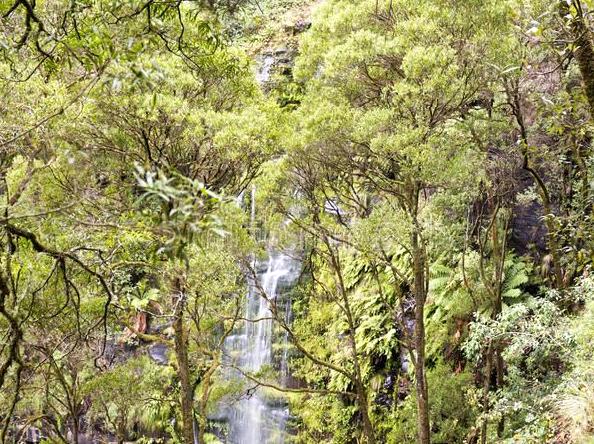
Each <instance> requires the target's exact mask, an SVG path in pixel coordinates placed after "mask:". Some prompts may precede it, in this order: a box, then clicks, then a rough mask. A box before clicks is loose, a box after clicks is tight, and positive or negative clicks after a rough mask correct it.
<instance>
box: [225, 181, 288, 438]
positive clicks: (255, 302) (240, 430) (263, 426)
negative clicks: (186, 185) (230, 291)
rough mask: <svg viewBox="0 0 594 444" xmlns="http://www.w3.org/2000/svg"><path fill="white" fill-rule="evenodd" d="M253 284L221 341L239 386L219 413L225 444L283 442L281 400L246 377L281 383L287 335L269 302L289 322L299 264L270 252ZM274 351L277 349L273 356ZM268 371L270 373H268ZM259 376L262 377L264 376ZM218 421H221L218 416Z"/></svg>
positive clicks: (284, 378) (285, 368)
mask: <svg viewBox="0 0 594 444" xmlns="http://www.w3.org/2000/svg"><path fill="white" fill-rule="evenodd" d="M251 201H252V207H251V216H252V228H254V227H255V204H254V202H255V189H252V198H251ZM254 268H255V269H256V276H255V279H257V282H256V281H254V279H250V280H251V283H250V285H249V291H248V294H247V297H246V303H245V308H244V313H243V317H244V318H245V320H244V321H243V323H242V324H241V326H240V328H238V331H236V332H235V334H233V335H230V336H229V337H228V338H227V339H226V341H225V364H226V367H227V369H228V372H227V377H229V378H237V380H239V381H242V382H243V383H244V389H243V392H242V393H241V396H240V397H239V398H238V399H237V400H235V401H234V402H232V403H231V405H230V406H228V407H227V408H226V409H225V410H226V412H225V413H224V414H223V416H224V417H225V421H226V422H227V424H228V434H227V441H226V442H228V443H229V444H282V443H283V442H284V440H285V434H286V430H285V425H286V422H287V419H288V416H289V410H288V407H287V405H286V402H285V401H284V400H283V399H282V397H280V396H279V393H274V392H273V393H271V392H270V391H266V390H264V389H263V388H262V387H259V388H258V387H256V383H255V382H253V381H251V380H250V379H249V378H247V377H246V376H245V375H256V377H257V378H262V379H266V378H268V379H270V377H271V376H270V374H271V373H273V374H274V375H279V377H278V378H276V377H275V380H276V382H275V384H276V385H283V384H285V383H286V381H287V378H288V375H289V370H288V365H287V344H288V340H289V337H288V335H287V333H286V332H284V331H280V330H279V329H277V332H279V334H277V335H275V328H274V327H275V321H274V319H273V318H274V316H273V312H272V311H271V304H274V305H273V306H274V307H276V312H277V316H278V317H279V318H281V319H284V320H285V322H288V321H289V320H290V317H291V312H290V310H291V302H290V299H289V298H288V297H287V293H286V290H288V289H290V287H291V285H292V284H293V283H294V282H295V280H296V279H297V277H298V274H299V261H297V260H295V259H294V258H292V257H291V256H289V255H288V254H284V253H278V252H273V251H269V254H268V259H267V260H266V261H264V262H261V263H254ZM275 347H279V348H278V349H279V350H280V351H281V352H280V353H276V354H275V353H273V350H274V348H275ZM267 370H270V371H271V372H267ZM264 373H267V374H266V375H265V374H264ZM221 419H222V418H221Z"/></svg>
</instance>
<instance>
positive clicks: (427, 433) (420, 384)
mask: <svg viewBox="0 0 594 444" xmlns="http://www.w3.org/2000/svg"><path fill="white" fill-rule="evenodd" d="M418 204H419V189H418V187H417V186H415V190H414V192H413V196H412V202H411V206H410V208H411V212H412V222H413V231H412V234H411V253H412V256H413V257H412V259H413V276H414V282H413V287H414V288H413V291H414V298H415V337H414V347H415V363H414V364H415V388H416V392H417V409H418V424H417V427H418V438H419V443H420V444H429V443H430V442H431V429H430V424H429V388H428V384H427V376H426V374H425V300H426V296H427V288H426V276H425V268H426V257H425V251H424V249H423V246H422V244H421V234H420V227H419V223H418V220H417V212H418Z"/></svg>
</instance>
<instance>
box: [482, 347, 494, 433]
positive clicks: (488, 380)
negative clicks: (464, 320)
mask: <svg viewBox="0 0 594 444" xmlns="http://www.w3.org/2000/svg"><path fill="white" fill-rule="evenodd" d="M485 356H486V361H487V362H486V364H485V374H484V378H485V379H484V381H483V415H484V419H483V424H482V426H481V444H487V429H488V425H489V420H488V418H487V415H488V414H489V391H490V389H491V367H492V361H493V348H492V347H491V344H489V347H488V348H487V353H486V355H485Z"/></svg>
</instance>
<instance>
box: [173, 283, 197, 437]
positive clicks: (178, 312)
mask: <svg viewBox="0 0 594 444" xmlns="http://www.w3.org/2000/svg"><path fill="white" fill-rule="evenodd" d="M173 292H174V295H173V298H174V303H175V311H174V320H173V331H174V342H175V357H176V359H177V376H178V378H179V383H180V398H181V399H180V405H181V415H182V437H183V440H184V443H185V444H193V443H194V389H193V386H192V383H191V380H190V364H189V360H188V337H187V333H186V331H185V328H184V317H183V312H184V305H185V295H184V289H183V285H182V282H181V280H180V278H179V277H176V278H175V280H174V283H173Z"/></svg>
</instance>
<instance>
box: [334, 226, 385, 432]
mask: <svg viewBox="0 0 594 444" xmlns="http://www.w3.org/2000/svg"><path fill="white" fill-rule="evenodd" d="M324 243H325V244H326V247H327V248H328V252H329V254H330V265H331V266H332V268H333V269H334V274H335V278H336V285H337V287H338V290H339V293H340V297H341V299H342V308H343V310H344V313H345V315H346V318H347V322H348V324H349V342H350V347H351V352H352V356H353V367H354V370H355V373H354V375H353V376H354V378H352V379H353V383H354V385H355V389H356V393H357V404H358V405H359V413H360V414H361V419H362V422H363V435H364V436H365V438H366V443H367V444H375V432H374V429H373V424H372V423H371V419H370V417H369V409H368V407H367V402H368V399H367V389H366V388H365V385H364V384H363V377H362V372H361V366H360V364H359V353H358V351H357V342H356V339H355V328H356V325H355V321H354V318H353V313H352V311H351V306H350V303H349V298H348V293H347V291H346V288H345V285H344V279H343V276H342V269H341V264H340V258H339V255H338V253H337V252H334V250H333V248H332V243H331V242H330V241H329V239H328V238H327V237H326V236H324Z"/></svg>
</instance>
